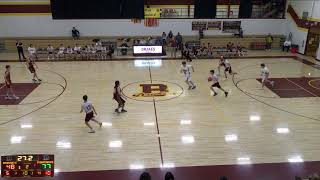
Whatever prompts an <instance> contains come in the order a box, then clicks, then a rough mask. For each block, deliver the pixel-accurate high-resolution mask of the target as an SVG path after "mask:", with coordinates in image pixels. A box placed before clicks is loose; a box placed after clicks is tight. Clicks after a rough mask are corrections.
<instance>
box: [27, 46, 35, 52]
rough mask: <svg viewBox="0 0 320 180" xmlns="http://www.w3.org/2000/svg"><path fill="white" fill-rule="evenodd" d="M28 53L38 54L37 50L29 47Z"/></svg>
mask: <svg viewBox="0 0 320 180" xmlns="http://www.w3.org/2000/svg"><path fill="white" fill-rule="evenodd" d="M28 51H29V54H35V53H36V48H34V47H28Z"/></svg>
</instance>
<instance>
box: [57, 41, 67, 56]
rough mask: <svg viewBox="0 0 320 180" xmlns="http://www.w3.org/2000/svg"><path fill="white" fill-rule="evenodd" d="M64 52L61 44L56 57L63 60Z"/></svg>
mask: <svg viewBox="0 0 320 180" xmlns="http://www.w3.org/2000/svg"><path fill="white" fill-rule="evenodd" d="M64 51H65V47H64V46H63V44H60V47H59V50H58V53H57V56H58V58H59V59H60V58H61V56H62V57H63V58H65V54H64Z"/></svg>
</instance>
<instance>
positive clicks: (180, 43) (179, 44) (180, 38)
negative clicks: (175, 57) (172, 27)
mask: <svg viewBox="0 0 320 180" xmlns="http://www.w3.org/2000/svg"><path fill="white" fill-rule="evenodd" d="M175 40H176V42H177V45H178V47H179V49H180V50H182V46H183V44H182V42H183V39H182V36H181V34H180V32H178V34H177V36H176V37H175Z"/></svg>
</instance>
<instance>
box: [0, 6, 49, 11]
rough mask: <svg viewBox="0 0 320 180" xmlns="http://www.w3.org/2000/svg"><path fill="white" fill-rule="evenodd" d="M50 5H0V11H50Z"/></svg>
mask: <svg viewBox="0 0 320 180" xmlns="http://www.w3.org/2000/svg"><path fill="white" fill-rule="evenodd" d="M50 12H51V9H50V5H49V4H48V5H0V13H50Z"/></svg>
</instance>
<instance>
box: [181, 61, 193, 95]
mask: <svg viewBox="0 0 320 180" xmlns="http://www.w3.org/2000/svg"><path fill="white" fill-rule="evenodd" d="M191 71H192V72H194V68H193V66H192V65H190V64H187V62H185V61H183V62H182V65H181V68H180V72H181V73H183V75H184V80H185V82H186V84H187V85H188V86H189V90H190V89H195V88H196V86H195V85H194V83H193V82H192V80H191Z"/></svg>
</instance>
